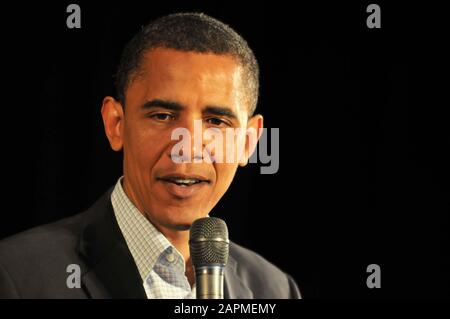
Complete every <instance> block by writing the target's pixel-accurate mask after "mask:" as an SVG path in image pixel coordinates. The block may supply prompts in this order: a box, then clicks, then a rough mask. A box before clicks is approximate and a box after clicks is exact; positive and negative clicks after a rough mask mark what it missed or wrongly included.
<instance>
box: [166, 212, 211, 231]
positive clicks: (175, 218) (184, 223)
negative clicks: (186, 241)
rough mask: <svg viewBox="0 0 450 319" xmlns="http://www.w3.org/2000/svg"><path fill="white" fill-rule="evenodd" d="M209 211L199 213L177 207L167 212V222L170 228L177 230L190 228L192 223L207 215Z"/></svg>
mask: <svg viewBox="0 0 450 319" xmlns="http://www.w3.org/2000/svg"><path fill="white" fill-rule="evenodd" d="M206 215H207V213H204V214H203V213H197V212H193V211H191V210H185V209H177V210H175V211H173V210H172V211H170V212H167V215H166V216H167V218H166V222H167V225H170V228H174V229H177V230H189V228H190V227H191V225H192V223H193V222H194V221H195V220H197V219H199V218H202V217H205V216H206Z"/></svg>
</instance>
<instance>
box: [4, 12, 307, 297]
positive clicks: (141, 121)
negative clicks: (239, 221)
mask: <svg viewBox="0 0 450 319" xmlns="http://www.w3.org/2000/svg"><path fill="white" fill-rule="evenodd" d="M258 76H259V75H258V65H257V62H256V59H255V57H254V55H253V53H252V51H251V50H250V48H249V47H248V45H247V43H246V42H245V40H244V39H242V38H241V37H240V36H239V35H238V34H237V33H236V32H235V31H233V30H232V29H231V28H229V27H228V26H226V25H225V24H223V23H221V22H219V21H217V20H215V19H213V18H211V17H208V16H206V15H204V14H190V13H189V14H173V15H169V16H165V17H162V18H160V19H158V20H156V21H154V22H153V23H151V24H149V25H147V26H146V27H144V28H143V29H142V30H141V31H140V32H139V33H138V34H137V35H136V36H135V37H134V38H133V39H132V40H131V41H130V43H129V44H128V45H127V46H126V48H125V50H124V53H123V56H122V59H121V62H120V65H119V69H118V72H117V81H116V84H117V93H118V98H117V99H115V98H113V97H106V98H104V100H103V106H102V110H101V113H102V118H103V122H104V126H105V132H106V136H107V138H108V140H109V142H110V145H111V147H112V149H113V150H115V151H121V150H123V154H124V159H123V177H122V178H120V179H119V180H118V182H117V184H116V185H115V186H114V187H113V188H112V189H110V190H109V191H108V192H107V193H106V194H105V195H103V196H102V197H101V198H100V199H99V200H98V201H97V202H96V203H95V204H94V205H93V206H92V207H91V208H89V209H88V210H87V211H86V212H84V213H82V214H80V215H77V216H75V217H72V218H69V219H65V220H62V221H60V222H57V223H54V224H51V225H47V226H42V227H38V228H36V229H33V230H30V231H27V232H25V233H22V234H19V235H17V236H14V237H12V238H9V239H6V240H4V241H3V242H1V243H0V297H7V298H195V277H194V272H193V267H192V264H191V260H190V254H189V245H188V240H189V227H190V225H191V224H192V222H193V221H195V220H196V219H198V218H201V217H205V216H208V214H209V212H210V211H211V210H212V208H213V207H214V206H215V205H216V204H217V202H218V201H219V200H220V198H221V197H222V196H223V195H224V193H225V192H226V190H227V189H228V187H229V185H230V183H231V182H232V179H233V177H234V175H235V173H236V170H237V167H238V165H242V166H243V165H245V164H246V162H247V160H248V158H249V157H250V155H251V154H252V152H253V151H254V149H255V147H256V141H255V139H252V138H250V135H249V134H245V132H246V131H251V130H253V131H255V132H259V130H260V129H261V128H262V127H263V118H262V116H261V115H254V114H253V113H254V110H255V107H256V104H257V98H258ZM196 125H197V126H198V125H200V131H202V132H203V131H208V130H210V131H212V132H216V133H220V132H222V133H224V132H225V131H227V129H239V128H240V129H243V131H244V134H242V131H241V133H238V134H236V135H232V136H231V137H229V136H226V137H225V142H224V143H223V144H222V145H220V144H214V143H212V137H211V136H210V137H208V136H206V137H205V139H203V140H202V141H201V142H200V144H199V143H198V134H195V133H196V132H195V131H196ZM180 128H182V129H184V131H182V132H188V133H191V134H190V137H189V139H188V140H186V139H184V141H183V143H184V144H183V147H181V149H180V150H179V152H175V151H174V150H175V149H176V146H178V145H179V144H178V143H179V142H180V139H176V138H175V139H174V138H173V135H174V132H175V131H177V130H178V129H180ZM197 133H198V132H197ZM191 139H192V140H191ZM189 142H192V143H189ZM212 144H213V145H214V147H212V146H211V145H212ZM240 146H242V148H241V150H242V152H238V151H239V147H240ZM230 148H233V149H232V151H236V152H235V153H233V154H240V155H241V156H239V155H237V156H236V157H233V159H234V160H232V161H225V160H223V159H222V160H220V158H219V157H220V156H219V155H220V154H222V153H223V152H225V153H226V154H228V153H229V151H230ZM77 272H79V275H80V276H79V277H80V278H79V282H78V281H77V278H76V275H77V274H78V273H77ZM224 278H225V279H224V286H225V288H224V290H225V291H224V293H225V298H299V297H300V293H299V290H298V288H297V286H296V284H295V283H294V281H293V280H292V278H291V277H289V276H288V275H286V274H285V273H283V272H282V271H280V270H279V269H277V268H276V267H275V266H274V265H272V264H270V263H269V262H267V261H266V260H265V259H263V258H262V257H260V256H259V255H257V254H256V253H254V252H251V251H249V250H247V249H245V248H243V247H240V246H238V245H236V244H234V243H230V255H229V261H228V264H227V266H226V268H225V275H224Z"/></svg>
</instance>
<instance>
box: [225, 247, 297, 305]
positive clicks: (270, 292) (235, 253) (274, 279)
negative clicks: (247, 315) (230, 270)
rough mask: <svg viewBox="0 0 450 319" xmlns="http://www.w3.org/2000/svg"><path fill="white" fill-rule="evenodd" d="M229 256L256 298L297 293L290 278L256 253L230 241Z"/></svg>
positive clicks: (290, 295) (282, 296)
mask: <svg viewBox="0 0 450 319" xmlns="http://www.w3.org/2000/svg"><path fill="white" fill-rule="evenodd" d="M230 257H231V259H232V260H231V262H236V272H237V274H238V276H239V277H240V278H241V280H242V281H243V282H244V283H245V284H246V285H247V286H249V287H254V289H252V290H253V292H254V294H255V297H256V298H292V297H293V296H294V297H295V295H296V294H297V293H298V288H297V286H296V284H295V282H294V281H293V280H292V278H291V277H290V276H289V275H288V274H286V273H285V272H283V271H282V270H281V269H279V268H278V267H277V266H275V265H274V264H272V263H271V262H269V261H268V260H266V259H265V258H264V257H262V256H261V255H259V254H258V253H256V252H254V251H252V250H250V249H247V248H244V247H242V246H240V245H238V244H236V243H233V242H230ZM233 260H234V261H233Z"/></svg>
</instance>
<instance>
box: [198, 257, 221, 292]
mask: <svg viewBox="0 0 450 319" xmlns="http://www.w3.org/2000/svg"><path fill="white" fill-rule="evenodd" d="M223 268H224V267H223V266H222V265H209V266H200V267H195V285H196V288H195V289H196V296H197V299H223Z"/></svg>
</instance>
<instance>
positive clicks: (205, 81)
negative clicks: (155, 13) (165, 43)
mask: <svg viewBox="0 0 450 319" xmlns="http://www.w3.org/2000/svg"><path fill="white" fill-rule="evenodd" d="M241 86H242V66H241V64H240V63H239V62H238V61H237V60H236V59H235V58H234V57H232V56H229V55H217V54H213V53H197V52H184V51H178V50H174V49H166V48H157V49H153V50H151V51H149V52H147V53H145V54H144V57H143V59H142V61H141V65H140V69H139V71H138V73H137V75H136V76H135V78H134V80H133V81H132V83H131V85H130V86H129V89H128V90H127V94H126V95H127V101H128V100H129V99H132V100H144V99H147V100H148V99H152V98H160V99H170V100H173V101H176V102H179V103H183V104H186V105H191V104H192V103H194V102H195V103H196V104H199V103H205V104H212V105H216V104H219V103H220V104H224V105H227V106H229V107H230V108H238V109H239V108H240V107H241V104H242V103H243V102H242V101H243V100H244V99H243V90H242V87H241ZM136 102H137V101H136ZM242 107H243V106H242Z"/></svg>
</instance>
